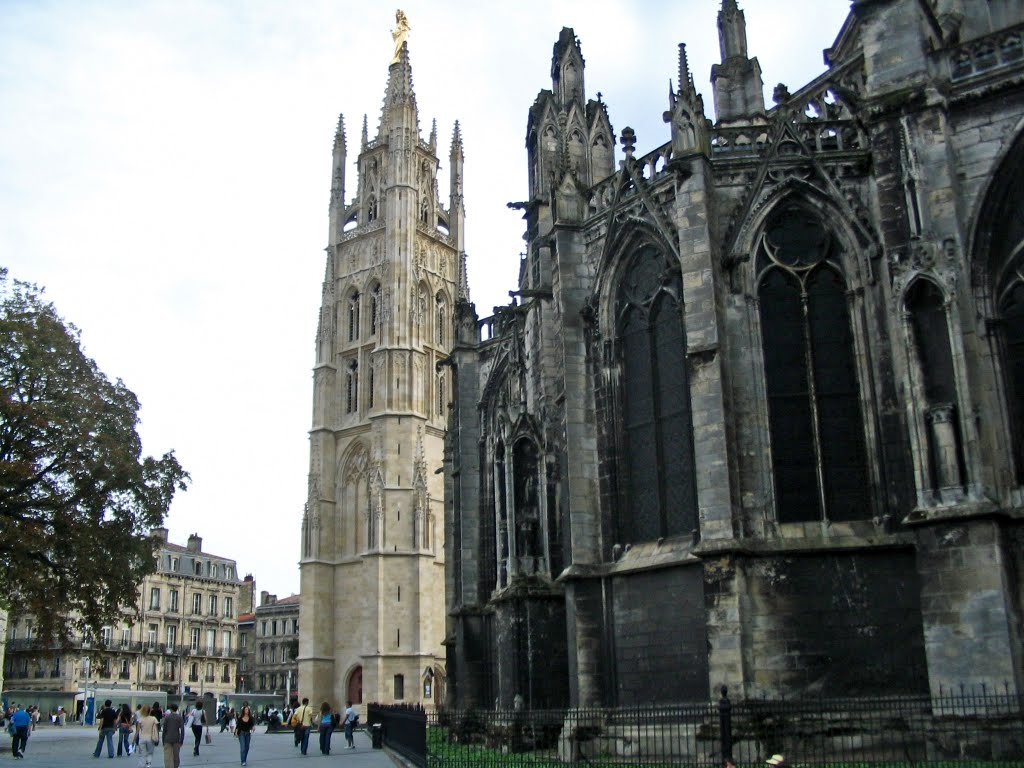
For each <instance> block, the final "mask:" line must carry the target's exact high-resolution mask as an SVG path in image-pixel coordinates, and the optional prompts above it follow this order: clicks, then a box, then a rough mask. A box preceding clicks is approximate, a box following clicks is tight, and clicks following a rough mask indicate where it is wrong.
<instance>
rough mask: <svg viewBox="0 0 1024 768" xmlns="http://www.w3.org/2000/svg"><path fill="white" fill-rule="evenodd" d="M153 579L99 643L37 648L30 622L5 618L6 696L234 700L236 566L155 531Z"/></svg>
mask: <svg viewBox="0 0 1024 768" xmlns="http://www.w3.org/2000/svg"><path fill="white" fill-rule="evenodd" d="M154 535H155V537H156V539H157V542H158V545H157V547H156V550H155V553H154V554H155V557H156V558H157V569H156V572H155V573H153V574H152V575H150V576H147V577H146V578H145V579H143V581H142V584H140V585H139V592H138V601H137V604H136V606H135V607H134V609H133V610H126V611H125V612H124V615H123V618H122V620H121V621H120V622H118V623H117V624H116V625H108V626H106V627H103V628H102V631H101V635H100V637H81V636H79V637H73V638H72V639H71V643H70V647H64V648H59V647H56V646H53V645H52V644H50V643H48V642H41V641H40V640H39V639H38V638H36V637H34V634H33V619H32V617H31V616H27V615H20V616H19V615H16V614H12V615H11V616H10V621H9V626H8V630H7V633H6V637H7V658H6V662H5V672H6V674H5V688H10V689H17V690H36V691H78V690H82V689H84V688H86V687H95V686H97V685H98V686H100V687H113V686H117V687H121V686H123V687H126V688H129V689H132V690H163V691H166V692H168V693H176V694H181V693H185V694H194V695H203V694H207V693H209V694H213V695H215V696H219V695H221V694H227V693H232V692H234V690H235V686H236V677H237V674H238V661H239V659H238V656H239V654H238V645H237V642H238V629H237V627H238V609H239V592H240V588H241V582H240V581H239V579H238V575H237V565H236V562H235V561H234V560H232V559H230V558H227V557H222V556H219V555H214V554H211V553H209V552H204V551H203V540H202V538H201V537H200V536H199V535H198V534H192V535H191V536H189V538H188V542H187V544H185V545H184V546H182V545H179V544H174V543H172V542H170V541H168V539H167V529H166V528H158V529H155V530H154Z"/></svg>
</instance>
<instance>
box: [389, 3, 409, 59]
mask: <svg viewBox="0 0 1024 768" xmlns="http://www.w3.org/2000/svg"><path fill="white" fill-rule="evenodd" d="M409 29H410V27H409V19H407V18H406V17H405V12H404V11H403V10H401V9H399V10H397V11H395V28H394V29H392V30H391V37H392V38H394V41H395V55H394V56H393V57H392V59H391V63H392V64H397V63H398V57H399V55H400V54H401V53H402V46H403V45H405V41H406V40H408V39H409Z"/></svg>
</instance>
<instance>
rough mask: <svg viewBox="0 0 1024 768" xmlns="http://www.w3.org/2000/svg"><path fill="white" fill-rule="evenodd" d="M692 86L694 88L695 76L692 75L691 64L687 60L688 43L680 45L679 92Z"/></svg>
mask: <svg viewBox="0 0 1024 768" xmlns="http://www.w3.org/2000/svg"><path fill="white" fill-rule="evenodd" d="M687 86H690V87H691V88H692V87H693V75H692V74H690V62H689V60H688V59H687V58H686V43H680V44H679V92H680V93H682V92H683V90H684V89H685V88H686V87H687Z"/></svg>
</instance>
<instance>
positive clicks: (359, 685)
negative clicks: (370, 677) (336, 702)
mask: <svg viewBox="0 0 1024 768" xmlns="http://www.w3.org/2000/svg"><path fill="white" fill-rule="evenodd" d="M345 690H346V695H345V699H346V701H351V702H352V703H353V704H362V703H363V668H362V667H356V668H355V669H353V670H352V671H351V672H350V673H349V676H348V685H347V686H345Z"/></svg>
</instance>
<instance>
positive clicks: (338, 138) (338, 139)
mask: <svg viewBox="0 0 1024 768" xmlns="http://www.w3.org/2000/svg"><path fill="white" fill-rule="evenodd" d="M346 143H347V142H346V137H345V115H344V114H340V115H338V127H337V129H336V130H335V131H334V149H338V148H339V147H340V148H341V149H342V150H344V149H345V144H346Z"/></svg>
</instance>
